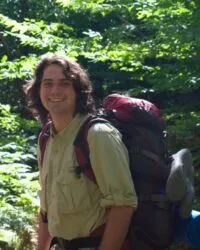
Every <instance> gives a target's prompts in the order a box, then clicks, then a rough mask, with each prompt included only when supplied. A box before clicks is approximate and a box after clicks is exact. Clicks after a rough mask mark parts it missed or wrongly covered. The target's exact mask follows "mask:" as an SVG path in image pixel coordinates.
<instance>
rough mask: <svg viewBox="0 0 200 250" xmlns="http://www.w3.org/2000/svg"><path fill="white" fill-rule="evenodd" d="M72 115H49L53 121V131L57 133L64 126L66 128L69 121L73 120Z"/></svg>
mask: <svg viewBox="0 0 200 250" xmlns="http://www.w3.org/2000/svg"><path fill="white" fill-rule="evenodd" d="M73 118H74V117H73V116H70V117H67V116H66V117H65V116H64V117H63V116H60V117H59V116H56V117H55V116H53V117H51V119H52V122H53V126H54V128H55V131H56V132H57V133H59V132H60V131H62V130H63V129H64V128H66V127H67V126H68V125H69V123H70V122H71V121H72V120H73Z"/></svg>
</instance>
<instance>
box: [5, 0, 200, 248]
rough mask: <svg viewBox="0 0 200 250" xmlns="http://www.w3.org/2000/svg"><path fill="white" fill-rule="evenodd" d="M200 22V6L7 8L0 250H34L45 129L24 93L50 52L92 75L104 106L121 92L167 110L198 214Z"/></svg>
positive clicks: (115, 3)
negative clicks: (185, 156) (185, 158)
mask: <svg viewBox="0 0 200 250" xmlns="http://www.w3.org/2000/svg"><path fill="white" fill-rule="evenodd" d="M199 17H200V1H199V0H167V1H166V0H134V1H133V0H93V1H92V0H71V1H70V0H65V1H64V0H2V1H0V197H1V199H0V241H1V243H0V249H16V250H19V249H20V250H23V249H26V250H27V249H30V250H31V249H34V239H35V237H34V235H35V234H34V233H35V227H36V214H37V210H38V196H37V190H38V168H37V161H36V144H37V135H38V132H39V130H40V124H39V123H38V122H37V121H36V120H35V119H33V118H32V116H31V114H30V113H29V111H28V110H27V108H26V99H25V96H24V94H23V91H22V87H23V85H24V84H25V83H26V82H27V80H29V79H30V78H31V77H32V73H33V69H34V67H35V65H36V63H37V62H38V60H39V59H40V58H41V56H42V55H43V54H45V53H47V52H55V51H58V52H61V53H65V54H66V55H67V56H69V57H71V58H73V59H75V60H77V61H78V62H79V63H81V64H82V65H83V66H84V67H85V68H86V69H87V70H88V72H89V74H90V77H91V79H92V82H93V85H94V94H95V99H96V101H97V105H98V104H99V103H100V102H101V100H102V99H103V97H104V96H105V95H107V94H108V93H112V92H120V93H126V94H129V95H130V96H134V97H138V98H145V99H147V100H149V101H152V102H153V103H155V104H156V105H157V106H158V107H159V108H161V109H162V110H163V112H164V116H165V119H166V121H167V125H168V127H167V128H168V129H167V130H168V145H169V149H170V152H171V153H174V152H175V151H176V150H178V149H180V148H184V147H186V148H190V149H191V151H192V154H193V165H194V168H195V188H196V196H195V200H194V206H193V208H194V209H196V210H200V199H199V197H200V143H199V142H200V101H199V100H200V36H199V34H200V18H199ZM7 244H9V247H10V248H8V246H7ZM171 249H190V250H191V249H193V248H191V247H188V246H185V245H181V246H180V245H174V246H172V248H171Z"/></svg>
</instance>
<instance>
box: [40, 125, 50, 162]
mask: <svg viewBox="0 0 200 250" xmlns="http://www.w3.org/2000/svg"><path fill="white" fill-rule="evenodd" d="M50 125H51V121H49V122H47V123H46V124H45V125H44V126H43V128H42V130H41V132H40V134H39V139H38V141H39V147H40V166H41V167H42V163H43V158H44V152H45V149H46V145H47V141H48V139H49V135H50Z"/></svg>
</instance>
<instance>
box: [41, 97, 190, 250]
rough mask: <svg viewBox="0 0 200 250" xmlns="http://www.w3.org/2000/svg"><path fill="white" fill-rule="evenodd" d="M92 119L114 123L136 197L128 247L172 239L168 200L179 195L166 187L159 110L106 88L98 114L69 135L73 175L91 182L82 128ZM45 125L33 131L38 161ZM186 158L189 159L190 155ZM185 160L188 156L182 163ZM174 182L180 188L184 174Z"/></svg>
mask: <svg viewBox="0 0 200 250" xmlns="http://www.w3.org/2000/svg"><path fill="white" fill-rule="evenodd" d="M96 123H111V124H112V125H113V126H114V127H115V128H117V129H118V130H119V131H120V133H121V134H122V140H123V142H124V144H125V145H126V147H127V149H128V152H129V161H130V172H131V175H132V179H133V183H134V186H135V190H136V194H137V197H138V207H137V210H136V211H135V213H134V215H133V218H132V222H131V225H130V230H129V237H130V239H131V240H132V244H133V246H134V247H136V248H134V249H148V247H147V248H145V245H146V246H151V247H152V249H162V248H164V247H167V246H169V245H170V244H171V243H172V241H173V231H174V224H173V223H174V218H173V212H172V205H173V203H174V202H176V201H180V197H179V196H178V195H177V197H176V199H175V200H173V202H172V200H170V198H169V197H170V194H168V193H167V191H170V190H171V187H170V184H171V183H172V182H173V181H172V179H173V178H172V177H173V173H172V161H173V160H174V159H173V157H172V156H169V154H168V151H167V148H166V143H165V137H166V132H165V121H164V119H163V117H162V114H161V112H160V110H159V109H158V108H157V107H156V106H155V105H154V104H152V103H150V102H148V101H146V100H142V99H138V98H130V97H126V96H123V95H119V94H112V95H109V96H107V97H106V98H105V99H104V101H103V104H102V109H101V110H100V112H99V114H97V115H91V116H89V117H88V119H87V120H86V121H85V122H84V123H83V125H82V126H81V128H80V130H79V132H78V134H77V136H76V139H75V141H74V146H75V152H76V156H77V160H78V164H79V166H76V167H75V172H76V174H77V175H80V174H82V173H83V174H85V175H86V176H87V177H88V178H89V179H91V180H92V181H94V182H96V179H95V176H94V173H93V171H92V167H91V164H90V159H89V146H88V142H87V134H88V130H89V129H90V127H91V126H92V125H94V124H96ZM49 127H50V122H49V123H48V124H46V125H45V126H44V127H43V129H42V131H41V133H40V136H39V146H40V152H41V157H40V162H41V165H42V161H43V156H44V150H45V147H46V143H47V140H48V137H49ZM186 154H187V153H186ZM184 157H185V152H184ZM184 157H183V158H184ZM187 159H189V160H191V159H190V156H188V158H187ZM183 165H184V164H183ZM189 165H191V164H190V162H189V163H188V168H189V167H190V166H189ZM180 167H183V168H184V167H185V166H179V168H180ZM174 169H175V168H174ZM177 169H178V168H176V170H177ZM181 171H182V169H181ZM176 172H177V171H176ZM179 182H180V185H182V186H183V188H182V190H183V189H184V188H185V186H184V185H185V184H182V183H183V182H184V180H179ZM166 186H167V188H166ZM192 195H193V194H192ZM171 196H173V195H171ZM191 197H192V198H193V196H191Z"/></svg>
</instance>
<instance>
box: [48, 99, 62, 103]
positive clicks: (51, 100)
mask: <svg viewBox="0 0 200 250" xmlns="http://www.w3.org/2000/svg"><path fill="white" fill-rule="evenodd" d="M49 101H50V102H53V103H57V102H62V101H63V98H54V99H49Z"/></svg>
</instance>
